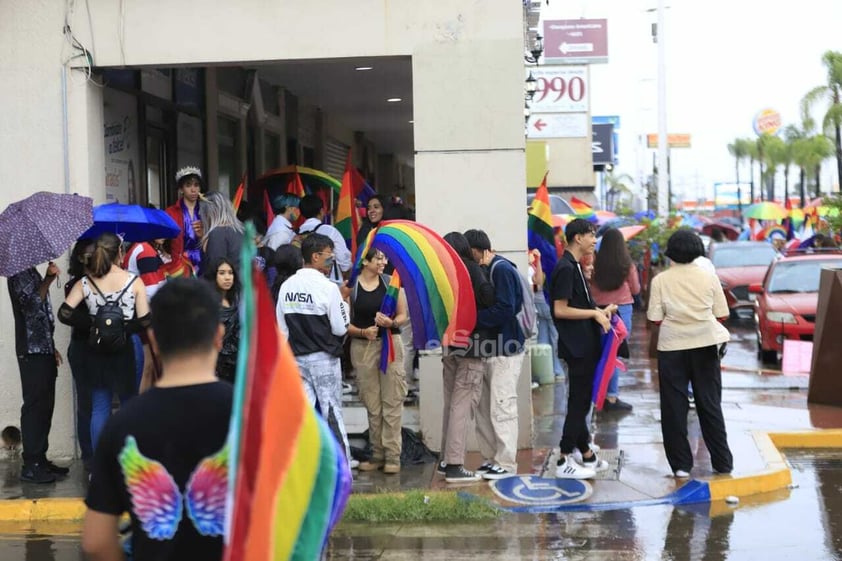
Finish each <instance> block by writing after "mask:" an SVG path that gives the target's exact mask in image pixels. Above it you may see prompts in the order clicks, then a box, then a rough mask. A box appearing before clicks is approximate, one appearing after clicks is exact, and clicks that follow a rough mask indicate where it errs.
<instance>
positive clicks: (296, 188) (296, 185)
mask: <svg viewBox="0 0 842 561" xmlns="http://www.w3.org/2000/svg"><path fill="white" fill-rule="evenodd" d="M286 192H287V193H289V194H291V195H295V196H296V197H298V198H299V199H300V198H302V197H304V195H306V194H307V193H306V192H305V191H304V182H303V181H301V174H300V173H298V172H295V173H293V174H292V177H290V178H289V182H288V183H287V191H286Z"/></svg>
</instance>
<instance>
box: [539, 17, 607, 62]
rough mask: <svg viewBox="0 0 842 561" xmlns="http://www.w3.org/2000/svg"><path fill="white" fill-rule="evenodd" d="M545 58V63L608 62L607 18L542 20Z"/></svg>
mask: <svg viewBox="0 0 842 561" xmlns="http://www.w3.org/2000/svg"><path fill="white" fill-rule="evenodd" d="M544 61H545V62H546V63H547V64H596V63H604V62H608V20H605V19H563V20H547V21H545V22H544Z"/></svg>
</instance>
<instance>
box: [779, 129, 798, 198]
mask: <svg viewBox="0 0 842 561" xmlns="http://www.w3.org/2000/svg"><path fill="white" fill-rule="evenodd" d="M800 134H801V131H799V130H798V127H796V126H795V125H789V126H788V127H786V128H785V129H784V142H783V150H782V151H781V153H780V157H781V161H780V163H781V164H782V165H783V166H784V205H788V204H789V169H790V168H791V167H792V163H793V158H794V154H793V145H794V144H795V141H796V139H798V138H799V135H800Z"/></svg>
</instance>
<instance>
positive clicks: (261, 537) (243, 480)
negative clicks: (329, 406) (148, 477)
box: [224, 223, 351, 561]
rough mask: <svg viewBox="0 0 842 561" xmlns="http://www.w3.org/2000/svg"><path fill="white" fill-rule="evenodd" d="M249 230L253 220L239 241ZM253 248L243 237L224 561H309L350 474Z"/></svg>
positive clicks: (340, 505)
mask: <svg viewBox="0 0 842 561" xmlns="http://www.w3.org/2000/svg"><path fill="white" fill-rule="evenodd" d="M254 234H255V230H254V226H253V225H252V224H250V223H249V224H248V225H247V226H246V235H245V239H246V240H252V239H253V238H254ZM255 253H256V250H255V248H254V246H253V244H251V243H250V242H249V241H246V242H245V243H244V244H243V251H242V263H243V264H244V266H243V268H242V282H243V293H242V295H241V298H240V348H239V356H238V361H237V377H236V382H235V384H234V406H233V409H232V413H231V427H230V430H229V434H228V446H229V450H230V457H229V466H228V483H229V484H228V495H227V500H226V531H225V555H224V559H225V560H226V561H240V560H245V559H248V560H249V561H268V560H272V561H280V560H284V561H286V560H296V561H298V560H300V561H311V560H313V559H319V557H320V555H321V552H322V550H323V549H324V547H325V544H326V543H327V538H328V535H329V533H330V530H331V529H332V528H333V526H334V525H335V524H336V523H337V522H338V521H339V519H340V517H341V515H342V512H343V510H344V509H345V504H346V502H347V499H348V495H349V494H350V491H351V473H350V469H349V467H348V461H347V459H346V458H345V455H344V453H343V451H342V448H341V447H340V445H339V443H338V442H337V441H336V439H335V438H334V436H333V434H332V433H331V431H330V428H329V427H328V426H327V423H326V422H325V421H324V420H323V419H322V417H321V416H320V415H319V414H318V413H317V412H316V411H315V409H314V408H313V407H312V406H311V405H310V403H309V401H308V400H307V397H306V395H305V393H304V388H303V386H302V384H301V379H300V374H299V371H298V366H297V364H296V362H295V357H294V356H293V354H292V350H291V349H290V347H289V345H288V344H287V342H286V341H285V340H284V339H283V336H282V335H281V333H280V331H279V329H278V326H277V322H276V319H275V313H274V306H273V305H272V297H271V296H270V295H269V291H268V289H267V287H266V281H265V279H263V277H262V275H261V273H260V272H259V271H257V269H256V268H255V266H254V265H253V261H254V257H255ZM245 264H252V265H251V266H245Z"/></svg>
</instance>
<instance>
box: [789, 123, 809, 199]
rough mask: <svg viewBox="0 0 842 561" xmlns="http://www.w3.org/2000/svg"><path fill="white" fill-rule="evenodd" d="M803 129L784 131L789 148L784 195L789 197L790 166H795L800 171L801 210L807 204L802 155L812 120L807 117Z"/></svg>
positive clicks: (794, 126) (791, 127)
mask: <svg viewBox="0 0 842 561" xmlns="http://www.w3.org/2000/svg"><path fill="white" fill-rule="evenodd" d="M802 127H803V128H800V129H799V128H798V127H797V126H796V125H788V126H787V127H786V128H785V129H784V138H785V139H786V146H787V162H786V167H785V168H784V182H785V184H786V186H785V187H784V190H785V191H784V195H785V198H788V197H789V168H790V165H792V164H795V165H797V166H798V169H799V178H798V194H799V197H800V199H801V208H804V205H805V203H806V200H805V197H804V165H803V161H804V158H803V157H801V155H802V154H803V153H804V152H805V150H806V148H805V146H806V144H805V141H806V139H807V138H808V132H807V131H809V130H810V128H812V120H811V119H810V118H809V117H806V116H805V119H804V121H803V123H802Z"/></svg>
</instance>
